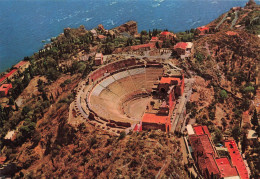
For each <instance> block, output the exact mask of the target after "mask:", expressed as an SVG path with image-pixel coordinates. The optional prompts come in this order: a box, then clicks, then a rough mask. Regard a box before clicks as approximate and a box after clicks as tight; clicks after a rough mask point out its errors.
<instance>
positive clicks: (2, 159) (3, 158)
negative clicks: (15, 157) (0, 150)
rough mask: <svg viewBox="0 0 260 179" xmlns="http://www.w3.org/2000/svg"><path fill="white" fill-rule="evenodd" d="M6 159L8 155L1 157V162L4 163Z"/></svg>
mask: <svg viewBox="0 0 260 179" xmlns="http://www.w3.org/2000/svg"><path fill="white" fill-rule="evenodd" d="M5 160H6V157H0V164H1V165H3V164H4V162H5Z"/></svg>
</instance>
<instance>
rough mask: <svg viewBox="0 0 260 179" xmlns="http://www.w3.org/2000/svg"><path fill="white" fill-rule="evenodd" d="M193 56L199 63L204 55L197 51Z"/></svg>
mask: <svg viewBox="0 0 260 179" xmlns="http://www.w3.org/2000/svg"><path fill="white" fill-rule="evenodd" d="M195 58H196V59H197V61H198V62H199V63H201V62H202V60H203V59H204V58H205V57H204V55H203V54H201V53H199V52H197V53H196V54H195Z"/></svg>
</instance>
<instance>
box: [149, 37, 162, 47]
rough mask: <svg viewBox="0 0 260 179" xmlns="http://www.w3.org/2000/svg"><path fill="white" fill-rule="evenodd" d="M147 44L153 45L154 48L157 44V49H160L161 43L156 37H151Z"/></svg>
mask: <svg viewBox="0 0 260 179" xmlns="http://www.w3.org/2000/svg"><path fill="white" fill-rule="evenodd" d="M149 43H150V44H154V46H155V47H156V44H158V46H159V48H162V44H163V41H162V40H159V38H158V37H152V38H151V40H150V42H149Z"/></svg>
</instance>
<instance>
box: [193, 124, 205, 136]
mask: <svg viewBox="0 0 260 179" xmlns="http://www.w3.org/2000/svg"><path fill="white" fill-rule="evenodd" d="M193 129H194V131H195V134H196V135H203V134H204V131H203V129H202V126H193Z"/></svg>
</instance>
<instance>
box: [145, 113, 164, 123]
mask: <svg viewBox="0 0 260 179" xmlns="http://www.w3.org/2000/svg"><path fill="white" fill-rule="evenodd" d="M167 118H168V116H158V115H156V114H153V113H145V114H144V115H143V119H142V122H147V123H162V124H165V123H167Z"/></svg>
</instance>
